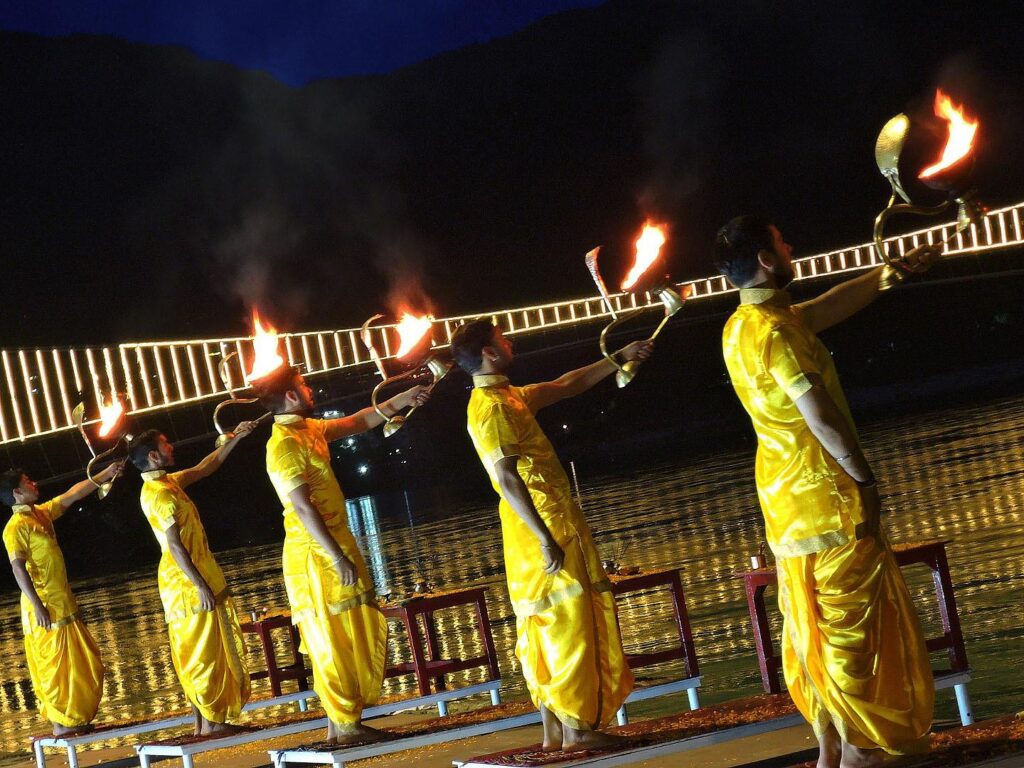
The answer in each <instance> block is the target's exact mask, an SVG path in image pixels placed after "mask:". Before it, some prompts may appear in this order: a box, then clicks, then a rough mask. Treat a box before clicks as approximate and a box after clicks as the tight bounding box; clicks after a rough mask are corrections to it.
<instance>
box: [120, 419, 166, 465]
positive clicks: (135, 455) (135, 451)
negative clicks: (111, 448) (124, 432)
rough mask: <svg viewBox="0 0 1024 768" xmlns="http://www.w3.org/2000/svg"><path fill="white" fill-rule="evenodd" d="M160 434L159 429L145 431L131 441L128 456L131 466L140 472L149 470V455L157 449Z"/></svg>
mask: <svg viewBox="0 0 1024 768" xmlns="http://www.w3.org/2000/svg"><path fill="white" fill-rule="evenodd" d="M162 434H163V433H162V432H161V431H160V430H159V429H147V430H146V431H145V432H143V433H142V434H141V435H139V436H138V437H136V438H134V439H133V440H132V445H131V448H130V449H129V453H128V455H129V456H130V457H131V460H132V464H134V465H135V468H136V469H137V470H139V471H140V472H145V471H146V470H147V469H149V454H150V452H151V451H155V450H156V449H157V445H158V444H159V442H160V435H162Z"/></svg>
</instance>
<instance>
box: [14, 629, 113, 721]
mask: <svg viewBox="0 0 1024 768" xmlns="http://www.w3.org/2000/svg"><path fill="white" fill-rule="evenodd" d="M23 613H24V612H23ZM29 614H31V611H29ZM22 622H23V625H24V629H25V656H26V658H27V660H28V673H29V676H30V677H31V679H32V688H33V690H35V694H36V700H37V701H38V704H39V712H40V714H42V716H43V717H45V718H46V719H47V720H49V721H50V722H51V723H57V724H59V725H63V726H65V727H68V728H73V727H75V726H80V725H86V724H87V723H90V722H92V720H93V718H94V717H96V710H97V709H98V708H99V705H100V698H101V697H102V695H103V662H102V661H100V651H99V648H98V647H97V646H96V642H95V641H94V640H93V639H92V635H90V634H89V630H88V629H87V628H86V626H85V625H84V624H83V623H82V622H81V621H78V620H77V619H75V618H74V617H71V620H70V621H68V620H66V619H65V620H64V621H62V622H57V623H56V624H55V625H54V627H53V628H51V629H43V628H42V627H39V626H36V625H35V623H34V621H32V620H31V618H27V617H25V616H24V615H23V618H22Z"/></svg>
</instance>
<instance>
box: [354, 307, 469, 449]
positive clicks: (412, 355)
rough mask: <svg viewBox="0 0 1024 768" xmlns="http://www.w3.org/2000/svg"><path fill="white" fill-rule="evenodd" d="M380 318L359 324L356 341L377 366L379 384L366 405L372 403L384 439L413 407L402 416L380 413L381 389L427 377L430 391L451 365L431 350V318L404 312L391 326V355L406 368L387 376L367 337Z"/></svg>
mask: <svg viewBox="0 0 1024 768" xmlns="http://www.w3.org/2000/svg"><path fill="white" fill-rule="evenodd" d="M382 317H383V315H374V316H373V317H371V318H369V319H368V320H367V321H366V322H365V323H363V327H362V330H361V332H360V338H362V340H363V344H364V345H366V348H367V350H368V351H369V353H370V357H371V358H372V359H373V361H374V363H375V364H376V365H377V371H378V372H379V373H380V375H381V381H380V383H378V384H377V386H376V387H374V388H373V394H371V395H370V402H371V403H372V404H373V408H374V410H375V411H377V413H378V414H380V416H381V418H383V419H384V421H385V424H384V437H391V435H393V434H395V432H397V431H398V430H399V429H401V428H402V426H403V425H404V424H405V422H406V421H408V420H409V417H410V416H412V414H413V411H415V410H416V408H417V406H415V405H414V406H413V407H412V408H410V409H409V411H408V412H407V413H405V414H404V415H403V414H400V413H396V414H387V413H384V411H383V410H382V409H381V407H380V404H379V403H378V397H379V396H380V392H381V390H382V389H384V387H389V386H391V385H392V384H397V383H398V382H400V381H405V380H407V379H411V378H415V377H418V376H422V375H424V374H429V375H430V377H431V381H430V385H429V386H428V387H427V392H433V391H434V387H436V386H437V382H439V381H440V380H441V379H443V378H444V377H445V376H446V375H447V374H448V371H450V370H451V369H452V367H453V363H452V362H451V361H450V360H448V359H446V358H444V357H442V355H441V352H440V351H439V350H437V349H434V348H433V345H434V339H433V333H432V327H433V322H434V318H432V317H429V316H427V315H424V316H416V315H413V314H410V313H409V312H404V313H402V319H401V320H400V321H399V322H398V323H397V324H395V326H394V328H395V331H396V332H397V334H398V350H397V351H396V352H395V358H396V359H397V360H398V361H399V362H401V363H404V364H406V365H409V366H410V367H409V368H408V369H407V370H405V371H403V372H402V373H398V374H395V375H392V376H388V373H387V370H386V369H385V366H384V362H383V360H382V359H381V356H380V353H378V351H377V348H376V347H375V346H374V344H373V338H372V336H371V334H370V325H371V323H373V322H374V321H376V320H379V319H380V318H382Z"/></svg>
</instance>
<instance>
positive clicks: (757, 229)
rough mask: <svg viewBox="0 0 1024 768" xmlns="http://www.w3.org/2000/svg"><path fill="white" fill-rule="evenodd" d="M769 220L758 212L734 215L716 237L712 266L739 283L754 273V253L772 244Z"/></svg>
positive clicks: (755, 272)
mask: <svg viewBox="0 0 1024 768" xmlns="http://www.w3.org/2000/svg"><path fill="white" fill-rule="evenodd" d="M774 245H775V244H774V241H773V238H772V228H771V222H769V221H768V219H765V218H762V217H761V216H737V217H736V218H735V219H733V220H732V221H730V222H729V223H728V224H726V225H725V226H724V227H722V228H721V229H720V230H718V235H717V236H716V237H715V257H714V261H715V268H716V269H717V270H718V271H719V272H721V273H722V274H723V275H725V276H726V277H727V278H729V282H731V283H732V284H733V285H735V286H737V287H742V286H744V285H746V284H747V283H749V282H750V281H751V280H753V279H754V275H756V274H757V268H758V265H759V263H758V260H757V254H758V253H759V252H760V251H771V250H772V249H773V248H774Z"/></svg>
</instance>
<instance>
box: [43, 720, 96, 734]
mask: <svg viewBox="0 0 1024 768" xmlns="http://www.w3.org/2000/svg"><path fill="white" fill-rule="evenodd" d="M92 729H93V724H92V723H86V724H85V725H61V724H60V723H54V724H53V735H54V736H57V737H63V736H81V735H82V734H83V733H89V731H91V730H92Z"/></svg>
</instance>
